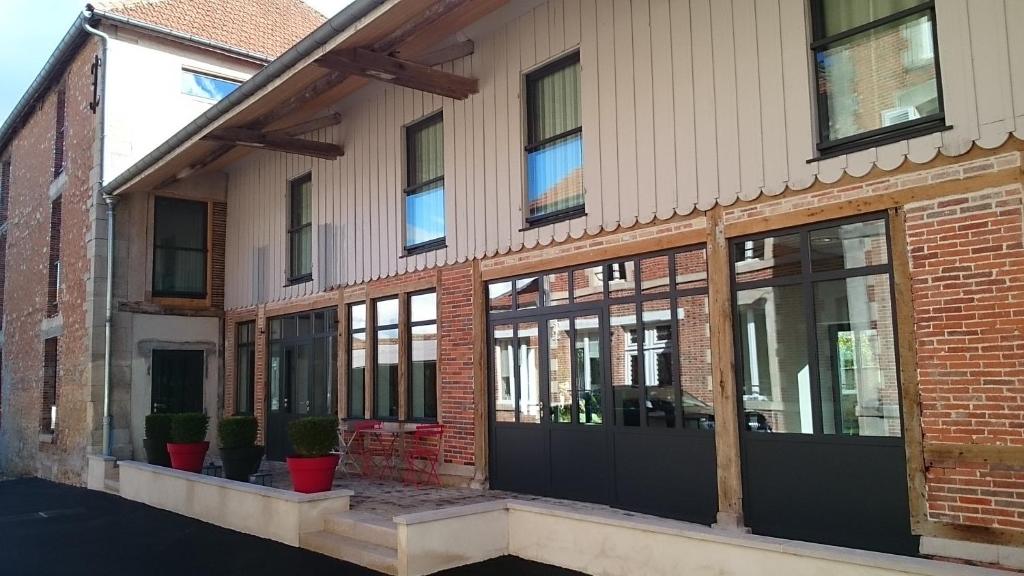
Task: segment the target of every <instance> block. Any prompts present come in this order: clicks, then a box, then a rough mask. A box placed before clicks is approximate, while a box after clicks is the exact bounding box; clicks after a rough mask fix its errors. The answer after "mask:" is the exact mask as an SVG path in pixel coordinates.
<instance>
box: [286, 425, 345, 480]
mask: <svg viewBox="0 0 1024 576" xmlns="http://www.w3.org/2000/svg"><path fill="white" fill-rule="evenodd" d="M288 439H289V440H291V443H292V448H293V449H294V450H295V454H296V455H295V456H289V457H288V459H287V460H288V471H289V472H290V473H291V476H292V486H293V487H294V488H295V491H296V492H303V493H307V494H308V493H312V492H325V491H327V490H330V489H331V483H332V481H333V480H334V470H335V468H337V466H338V454H336V453H332V452H333V450H334V448H335V447H336V446H337V445H338V419H337V418H334V417H333V416H310V417H307V418H300V419H298V420H293V421H292V422H290V423H289V424H288Z"/></svg>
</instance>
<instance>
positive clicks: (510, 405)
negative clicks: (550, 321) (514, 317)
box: [491, 324, 516, 422]
mask: <svg viewBox="0 0 1024 576" xmlns="http://www.w3.org/2000/svg"><path fill="white" fill-rule="evenodd" d="M491 352H492V359H491V361H492V362H493V371H494V412H495V419H496V420H497V421H498V422H515V419H516V416H515V401H514V400H513V398H515V390H516V366H515V345H514V344H513V333H512V325H511V324H502V325H500V326H495V327H494V329H493V330H492V331H491Z"/></svg>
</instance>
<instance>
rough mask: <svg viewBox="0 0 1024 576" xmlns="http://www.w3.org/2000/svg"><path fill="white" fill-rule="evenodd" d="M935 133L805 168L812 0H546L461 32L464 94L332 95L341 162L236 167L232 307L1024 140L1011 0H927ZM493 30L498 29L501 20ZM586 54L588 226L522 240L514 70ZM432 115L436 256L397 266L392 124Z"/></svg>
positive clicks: (1014, 0) (396, 137)
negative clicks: (437, 159) (938, 99)
mask: <svg viewBox="0 0 1024 576" xmlns="http://www.w3.org/2000/svg"><path fill="white" fill-rule="evenodd" d="M936 11H937V14H938V24H937V26H938V33H939V41H940V44H939V56H940V64H941V66H942V76H943V79H944V84H943V88H944V90H943V93H944V98H945V110H946V120H947V124H949V125H950V126H951V127H952V128H951V129H949V130H946V131H944V132H941V133H936V134H931V135H926V136H920V137H917V138H913V139H910V140H907V141H902V142H896V143H892V144H886V145H884V146H881V147H879V148H871V149H867V150H863V151H858V152H855V153H851V154H847V155H843V156H838V157H834V158H830V159H827V160H824V161H821V162H814V161H810V162H809V160H812V159H813V158H814V156H815V154H816V152H815V138H816V130H815V112H814V108H813V103H814V100H815V98H814V78H813V70H812V68H811V66H812V58H811V54H810V52H809V50H808V41H809V36H810V34H809V31H808V24H807V23H808V12H807V3H806V1H805V0H549V1H548V2H539V3H538V2H523V3H522V5H520V4H518V3H517V4H512V5H510V6H509V7H508V8H507V9H504V10H502V11H500V12H499V13H497V14H496V15H495V16H494V20H495V21H491V22H487V21H484V22H481V23H479V24H478V25H475V26H474V27H473V28H471V29H470V30H468V31H467V32H466V33H467V34H469V35H470V36H471V37H472V38H473V40H474V41H475V42H476V52H475V53H474V54H473V55H472V56H469V57H466V58H462V59H460V60H458V61H455V62H452V63H448V64H444V65H442V66H441V68H442V69H444V70H446V71H449V72H454V73H457V74H465V75H470V76H475V77H477V78H478V79H479V81H480V92H479V94H476V95H474V96H472V97H471V98H469V99H468V100H466V101H454V100H450V99H447V98H441V97H438V96H434V95H431V94H424V93H421V92H416V91H414V90H408V89H405V88H400V87H394V86H388V85H383V84H374V85H371V86H369V87H367V88H365V89H364V90H362V91H361V92H360V93H358V94H356V95H354V96H353V97H351V98H349V99H348V100H347V101H345V102H342V103H340V104H339V106H338V111H339V112H341V113H342V115H343V117H344V121H343V123H342V124H341V125H339V126H336V127H332V128H329V129H324V130H320V131H318V132H317V133H316V134H315V135H314V136H315V137H316V138H319V139H322V140H327V141H332V142H336V143H339V144H342V145H343V146H344V147H345V151H346V153H345V156H344V157H342V158H340V159H339V160H337V161H323V160H316V161H312V160H310V159H308V158H302V157H298V156H291V155H287V154H277V153H269V152H259V153H254V154H252V155H250V156H248V157H247V158H245V159H243V160H241V161H239V162H238V163H237V164H235V165H234V166H232V167H231V168H230V179H229V203H230V206H229V210H228V218H229V226H228V231H229V232H228V263H227V266H228V272H229V273H228V286H227V305H228V306H229V307H232V308H234V307H240V306H247V305H251V304H254V303H256V302H258V301H260V300H261V299H265V300H267V301H275V300H282V299H285V298H293V297H298V296H300V295H304V294H310V293H313V292H315V291H321V290H325V289H329V288H331V287H333V286H335V285H337V284H339V283H348V284H352V283H359V282H364V281H367V280H372V279H375V278H382V277H387V276H391V275H394V274H400V273H404V272H406V271H412V270H422V269H425V268H429V267H432V266H437V265H442V264H453V263H456V262H464V261H466V260H468V259H472V258H480V257H483V256H489V255H494V254H499V253H502V254H503V253H506V252H508V251H515V250H520V249H522V248H523V247H524V246H525V247H531V246H536V245H538V244H539V245H546V244H550V243H551V242H558V241H562V240H565V239H567V238H569V237H570V236H572V237H576V238H578V237H580V236H583V235H585V234H596V233H599V232H602V231H611V230H615V229H617V228H619V227H629V226H633V225H635V224H636V223H638V222H639V223H646V222H650V221H652V220H659V219H660V220H664V219H667V218H671V217H673V216H675V215H677V214H688V213H689V212H691V211H693V210H694V209H708V208H710V207H712V206H714V205H715V204H731V203H733V202H735V201H736V200H737V199H742V200H752V199H755V198H757V197H758V196H759V195H760V194H762V193H769V194H777V193H780V192H782V191H783V190H785V189H803V188H806V187H808V186H810V185H811V184H813V183H814V182H816V181H823V182H834V181H837V180H838V179H839V178H841V177H842V176H843V175H844V174H849V175H852V176H863V175H865V174H868V173H869V172H870V171H871V170H872V169H875V168H879V169H882V170H892V169H895V168H897V167H899V166H901V165H903V164H904V163H906V162H907V161H910V162H916V163H922V162H927V161H929V160H931V159H933V158H934V157H935V155H936V154H937V153H938V152H939V151H940V149H941V152H942V153H944V154H946V155H958V154H963V153H964V152H966V151H967V150H969V149H970V148H971V147H973V146H975V145H979V146H985V147H992V146H997V145H999V144H1001V143H1003V142H1004V141H1005V140H1006V138H1007V137H1008V135H1009V134H1010V133H1011V132H1013V131H1017V133H1018V134H1020V133H1022V132H1024V40H1022V36H1021V35H1020V34H1015V33H1014V28H1013V27H1012V24H1011V23H1012V22H1015V21H1016V22H1019V21H1021V19H1022V18H1024V0H990V1H984V2H981V1H979V2H973V1H971V2H968V1H967V0H936ZM499 17H500V18H505V21H497V20H496V19H497V18H499ZM577 49H578V50H580V63H581V86H582V94H581V106H582V118H583V148H584V151H583V156H584V170H583V183H584V189H585V191H586V208H587V216H586V217H585V218H581V219H577V220H575V221H572V222H563V223H558V224H555V225H547V226H542V227H534V228H528V229H525V230H524V228H525V219H524V217H525V214H524V209H525V208H524V206H525V198H524V196H525V191H524V179H523V176H524V174H523V172H524V167H523V165H524V154H523V146H524V137H525V136H524V132H525V130H524V122H523V101H522V89H523V74H524V73H525V72H527V71H529V70H532V69H534V68H535V67H537V66H539V65H542V64H543V63H546V62H548V61H551V60H552V59H553V58H556V57H558V56H560V55H562V54H565V53H568V52H570V51H572V50H577ZM437 110H443V113H444V123H445V131H444V149H445V177H446V178H445V220H446V236H447V247H446V248H445V249H442V250H439V251H437V252H432V253H428V254H418V255H415V256H412V257H408V258H406V257H405V256H404V255H403V251H402V243H403V239H404V217H403V214H404V208H405V206H404V195H403V192H402V189H403V186H404V183H405V175H404V170H405V168H404V164H403V158H404V150H403V146H404V137H403V129H404V126H406V125H407V124H409V123H411V122H414V121H416V120H417V119H419V118H422V117H424V116H426V115H428V114H430V113H432V112H434V111H437ZM309 169H312V171H313V190H314V192H313V194H314V196H313V197H314V206H315V209H314V220H315V222H314V229H315V230H316V231H317V234H316V238H317V242H318V246H317V247H316V248H315V249H314V268H315V269H314V280H313V282H311V283H309V284H304V285H299V286H293V287H285V286H284V284H285V281H284V274H285V271H286V267H287V242H286V234H285V226H286V215H287V213H286V195H287V182H288V179H289V178H291V177H294V176H297V175H300V174H301V173H303V172H304V171H306V170H309Z"/></svg>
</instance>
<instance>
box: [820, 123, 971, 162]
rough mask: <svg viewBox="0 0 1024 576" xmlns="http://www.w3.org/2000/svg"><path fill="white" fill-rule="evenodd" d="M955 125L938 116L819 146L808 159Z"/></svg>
mask: <svg viewBox="0 0 1024 576" xmlns="http://www.w3.org/2000/svg"><path fill="white" fill-rule="evenodd" d="M952 129H953V127H952V126H950V125H948V124H946V119H945V118H944V117H940V118H936V119H935V120H931V121H929V122H926V123H924V124H917V125H915V126H908V127H906V128H897V129H894V130H885V131H883V132H881V133H877V134H873V135H868V136H865V137H863V138H860V139H857V140H853V141H850V142H841V143H838V144H833V145H828V146H824V147H822V146H819V147H818V155H817V156H815V157H813V158H811V159H809V160H807V163H808V164H811V163H813V162H819V161H821V160H828V159H829V158H835V157H837V156H842V155H844V154H850V153H852V152H860V151H861V150H867V149H869V148H876V147H878V146H884V145H886V144H893V143H895V142H900V141H902V140H909V139H911V138H917V137H919V136H927V135H928V134H934V133H936V132H945V131H946V130H952Z"/></svg>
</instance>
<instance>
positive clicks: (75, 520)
mask: <svg viewBox="0 0 1024 576" xmlns="http://www.w3.org/2000/svg"><path fill="white" fill-rule="evenodd" d="M268 521H269V520H268ZM0 574H3V575H5V576H21V575H32V576H36V575H51V574H52V575H61V574H76V575H90V574H98V575H99V574H102V575H104V576H116V575H122V574H123V575H126V576H127V575H131V576H137V575H145V576H155V575H163V574H187V575H197V576H198V575H203V574H215V575H217V576H225V575H234V574H238V575H263V574H266V575H275V576H283V575H288V576H292V575H300V576H317V575H331V576H377V575H378V574H379V573H378V572H374V571H372V570H368V569H366V568H363V567H361V566H356V565H354V564H348V563H345V562H340V561H338V560H335V559H334V558H330V557H327V556H322V555H320V554H316V553H314V552H309V551H306V550H301V549H299V548H293V547H291V546H288V545H285V544H281V543H279V542H273V541H270V540H264V539H262V538H257V537H255V536H249V535H246V534H241V533H239V532H234V531H232V530H227V529H225V528H220V527H217V526H213V525H212V524H206V523H204V522H200V521H199V520H194V519H192V518H188V517H185V516H180V515H178V514H173V513H171V512H166V511H164V510H159V509H156V508H151V507H149V506H146V505H144V504H139V503H137V502H131V501H128V500H125V499H123V498H120V497H118V496H114V495H111V494H104V493H101V492H95V491H91V490H85V489H84V488H75V487H72V486H65V485H63V484H55V483H53V482H47V481H45V480H39V479H36V478H25V479H16V480H5V481H0ZM441 574H442V575H443V576H477V575H479V576H505V575H508V576H512V575H515V576H571V575H578V573H577V572H571V571H567V570H563V569H561V568H554V567H551V566H546V565H543V564H538V563H535V562H528V561H525V560H522V559H519V558H514V557H503V558H497V559H494V560H490V561H488V562H483V563H480V564H474V565H471V566H463V567H461V568H456V569H454V570H448V571H446V572H443V573H441Z"/></svg>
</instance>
